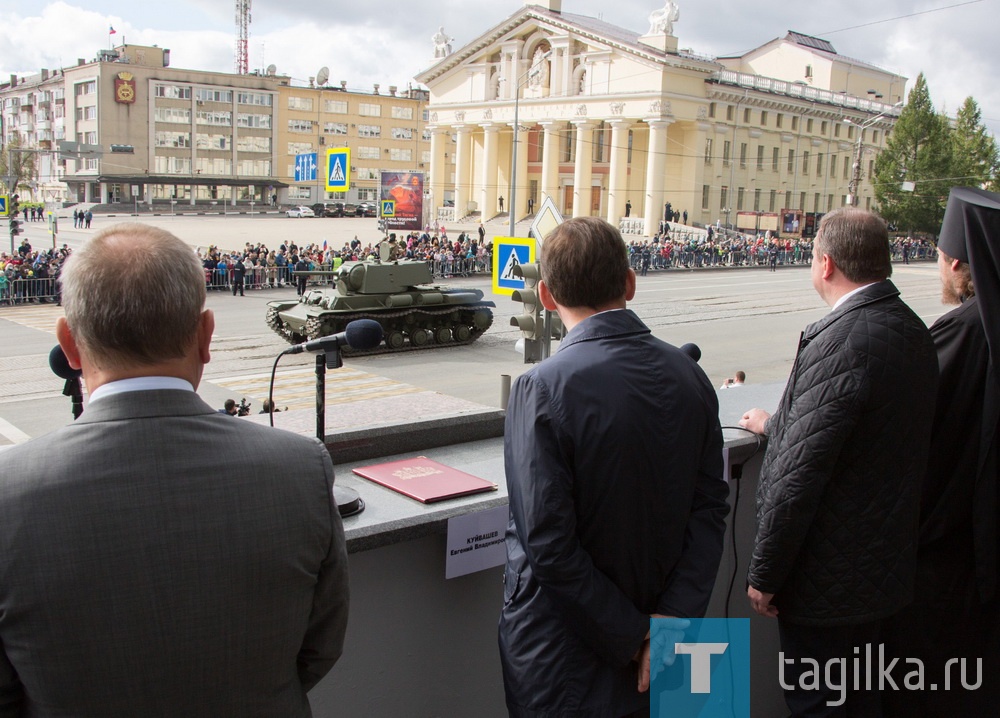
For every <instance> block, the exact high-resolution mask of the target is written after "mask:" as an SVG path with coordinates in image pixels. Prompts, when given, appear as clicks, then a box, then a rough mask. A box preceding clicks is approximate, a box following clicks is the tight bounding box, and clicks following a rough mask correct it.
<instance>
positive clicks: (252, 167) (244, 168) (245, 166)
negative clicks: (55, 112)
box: [236, 160, 271, 177]
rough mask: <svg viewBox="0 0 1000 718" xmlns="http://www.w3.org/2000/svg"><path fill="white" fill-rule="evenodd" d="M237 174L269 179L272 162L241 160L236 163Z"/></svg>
mask: <svg viewBox="0 0 1000 718" xmlns="http://www.w3.org/2000/svg"><path fill="white" fill-rule="evenodd" d="M236 174H237V175H243V176H244V177H269V176H270V175H271V160H240V161H239V162H237V163H236Z"/></svg>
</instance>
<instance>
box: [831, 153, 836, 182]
mask: <svg viewBox="0 0 1000 718" xmlns="http://www.w3.org/2000/svg"><path fill="white" fill-rule="evenodd" d="M836 176H837V155H833V156H832V157H831V158H830V177H836Z"/></svg>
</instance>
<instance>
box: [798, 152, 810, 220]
mask: <svg viewBox="0 0 1000 718" xmlns="http://www.w3.org/2000/svg"><path fill="white" fill-rule="evenodd" d="M802 174H804V175H807V174H809V150H803V151H802ZM800 209H801V208H800Z"/></svg>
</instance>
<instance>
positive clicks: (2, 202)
mask: <svg viewBox="0 0 1000 718" xmlns="http://www.w3.org/2000/svg"><path fill="white" fill-rule="evenodd" d="M9 207H10V200H9V198H8V197H7V195H5V194H0V217H6V216H7V213H8V211H9V209H8V208H9Z"/></svg>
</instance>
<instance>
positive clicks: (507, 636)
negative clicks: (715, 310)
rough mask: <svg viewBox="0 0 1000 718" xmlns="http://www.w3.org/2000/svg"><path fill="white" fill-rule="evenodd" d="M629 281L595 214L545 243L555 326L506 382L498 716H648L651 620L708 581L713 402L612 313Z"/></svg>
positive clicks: (695, 613) (692, 377)
mask: <svg viewBox="0 0 1000 718" xmlns="http://www.w3.org/2000/svg"><path fill="white" fill-rule="evenodd" d="M595 266H599V267H601V268H602V269H601V272H600V273H594V272H592V271H591V268H592V267H595ZM635 285H636V277H635V272H634V271H632V270H631V269H630V268H629V265H628V255H627V252H626V247H625V243H624V241H623V240H622V238H621V235H620V234H619V233H618V231H617V230H616V229H615V228H614V227H612V226H611V225H610V224H608V223H607V222H605V221H603V220H601V219H597V218H593V217H580V218H576V219H572V220H569V221H567V222H565V223H563V224H562V225H560V226H559V227H558V228H557V229H556V230H555V231H554V232H553V233H552V234H550V235H549V236H548V237H547V238H546V240H545V244H544V246H543V248H542V281H541V283H540V285H539V292H540V297H541V300H542V303H543V304H544V305H545V307H546V308H548V309H549V310H555V311H558V313H559V316H560V318H561V319H562V322H563V325H564V326H565V327H566V329H567V330H569V334H568V335H567V336H566V338H565V339H564V340H563V341H562V346H561V347H560V349H559V351H558V352H557V353H556V354H555V355H554V356H552V357H551V358H549V359H546V360H545V361H544V362H542V363H541V364H539V365H537V366H536V367H533V368H532V369H531V370H529V371H528V372H526V373H525V374H523V375H521V376H520V377H519V378H518V379H517V381H516V383H515V384H514V387H513V389H512V391H511V397H510V404H509V407H508V410H507V425H506V434H505V437H506V439H505V447H504V460H505V466H506V473H507V488H508V492H509V495H510V517H511V518H510V523H509V525H508V528H507V536H506V542H507V567H506V571H505V574H504V607H503V611H502V614H501V617H500V656H501V665H502V666H503V675H504V689H505V691H506V695H507V707H508V710H509V711H510V714H511V715H512V716H518V717H522V718H525V717H532V718H534V717H540V716H546V717H548V718H552V717H554V716H573V717H574V718H584V717H589V716H593V717H594V718H619V717H621V716H631V715H633V714H634V715H642V716H648V715H649V698H648V693H644V692H642V691H643V690H644V688H645V686H644V685H643V684H642V682H641V681H640V678H641V676H642V675H643V671H642V668H643V667H648V660H649V658H648V632H649V625H650V623H649V619H650V616H651V615H654V614H655V615H672V616H680V617H699V616H701V615H703V613H704V611H705V608H706V606H707V604H708V599H709V596H710V594H711V592H712V587H713V584H714V582H715V575H716V571H717V570H718V565H719V559H720V557H721V555H722V539H723V534H724V530H725V527H724V518H725V516H726V513H727V512H728V505H727V503H726V497H727V494H728V487H727V485H726V483H725V482H724V481H723V480H722V432H721V429H720V427H719V418H718V401H717V397H716V394H715V391H714V390H713V388H712V385H711V384H710V383H709V381H708V378H707V377H706V376H705V373H704V372H703V371H702V370H701V369H700V368H699V367H698V365H697V364H696V363H695V362H694V361H693V360H691V359H690V358H689V357H688V356H686V355H685V354H684V353H682V352H681V351H680V350H678V349H676V348H675V347H672V346H670V345H669V344H666V343H665V342H662V341H660V340H659V339H656V338H654V337H653V336H652V335H651V333H650V331H649V329H648V328H647V327H646V326H645V325H644V324H643V323H642V322H641V321H640V320H639V318H638V317H637V316H636V315H635V314H633V313H632V312H631V311H629V310H627V309H626V308H625V303H626V300H630V299H632V297H633V296H634V294H635Z"/></svg>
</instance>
